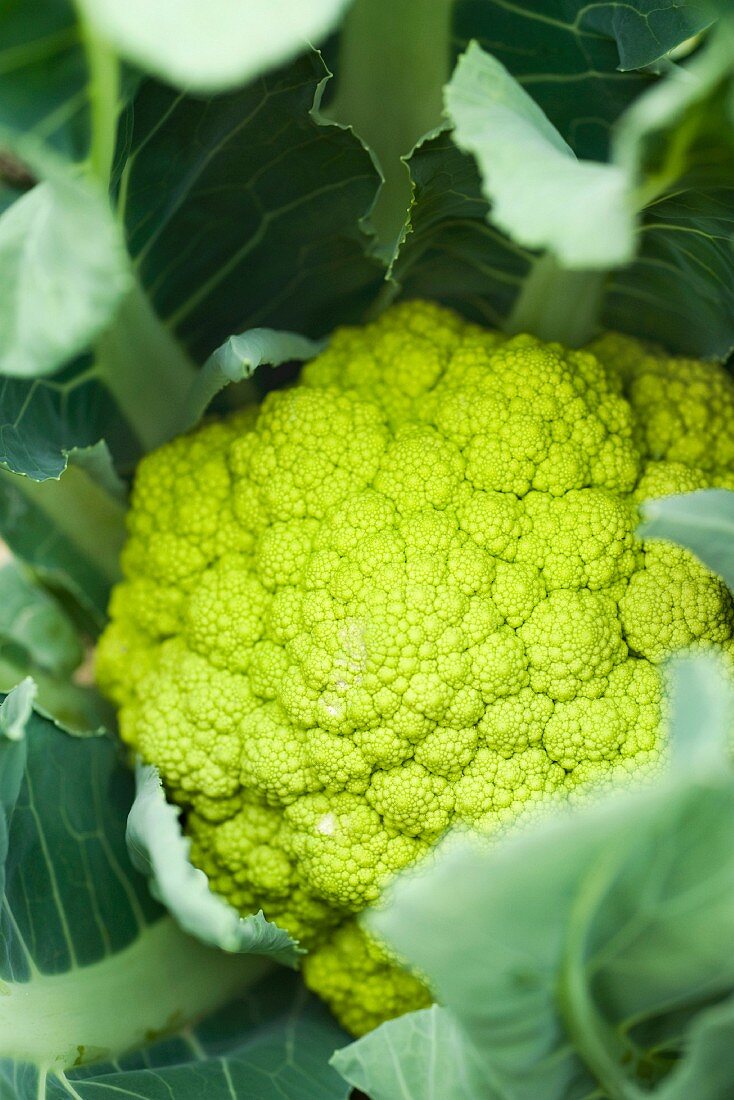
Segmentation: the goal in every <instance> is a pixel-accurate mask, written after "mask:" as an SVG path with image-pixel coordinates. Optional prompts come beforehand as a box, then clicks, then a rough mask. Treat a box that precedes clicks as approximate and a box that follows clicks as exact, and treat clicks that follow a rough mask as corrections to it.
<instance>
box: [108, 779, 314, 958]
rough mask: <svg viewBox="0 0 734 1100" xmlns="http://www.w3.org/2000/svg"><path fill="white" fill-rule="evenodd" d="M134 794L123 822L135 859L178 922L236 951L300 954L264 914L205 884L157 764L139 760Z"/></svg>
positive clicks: (216, 944) (204, 939)
mask: <svg viewBox="0 0 734 1100" xmlns="http://www.w3.org/2000/svg"><path fill="white" fill-rule="evenodd" d="M136 785H137V793H136V796H135V801H134V803H133V806H132V809H131V810H130V816H129V818H128V825H127V843H128V849H129V851H130V857H131V859H132V861H133V864H134V865H135V867H137V869H138V870H139V871H141V872H142V873H143V874H145V875H147V876H148V879H149V882H150V888H151V892H152V893H153V895H154V897H156V898H157V899H158V901H160V902H162V903H163V904H164V905H165V906H166V907H167V908H168V909H169V911H170V912H171V913H172V914H173V916H174V917H175V919H176V921H177V922H178V923H179V924H180V926H181V927H182V928H183V929H184V930H185V931H186V932H188V933H190V934H191V935H192V936H196V937H197V938H198V939H200V940H201V941H202V943H206V944H209V945H210V946H214V947H220V948H222V949H223V950H224V951H231V952H234V953H252V954H259V955H270V956H272V957H273V958H274V959H276V960H277V961H278V962H281V963H284V964H286V965H288V966H292V967H296V966H297V965H298V956H299V954H302V951H301V950H300V949H299V947H298V944H297V943H296V942H295V941H294V940H292V939H291V938H290V936H289V935H288V933H287V932H284V931H283V930H282V929H280V928H278V926H277V925H275V924H272V923H271V922H270V921H266V920H265V917H264V916H263V914H262V911H260V912H259V913H256V914H253V915H252V916H248V917H241V916H240V915H239V913H238V912H237V910H236V909H234V908H233V907H232V906H231V905H229V904H227V902H225V901H224V900H223V899H222V898H220V897H219V896H218V895H217V894H213V893H212V892H211V890H210V889H209V883H208V880H207V877H206V875H205V874H204V872H203V871H201V870H199V868H198V867H194V866H193V864H192V863H191V861H190V859H189V850H190V847H191V841H190V840H189V839H188V837H185V836H184V835H183V832H182V829H181V825H180V822H179V810H178V809H177V807H175V806H172V805H171V804H170V803H169V802H167V801H166V796H165V793H164V791H163V786H162V784H161V780H160V777H159V775H158V771H157V770H156V768H154V767H152V766H150V765H143V764H138V766H137V769H136Z"/></svg>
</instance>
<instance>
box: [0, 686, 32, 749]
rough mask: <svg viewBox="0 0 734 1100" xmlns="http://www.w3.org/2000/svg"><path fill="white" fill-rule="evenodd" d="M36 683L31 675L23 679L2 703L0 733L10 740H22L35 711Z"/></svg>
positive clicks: (0, 704) (0, 707)
mask: <svg viewBox="0 0 734 1100" xmlns="http://www.w3.org/2000/svg"><path fill="white" fill-rule="evenodd" d="M35 698H36V685H35V684H34V683H33V680H31V678H30V677H28V678H27V679H25V680H23V681H22V683H20V684H18V686H17V687H15V688H13V690H12V691H11V692H10V693H9V694H8V695H6V696H5V698H4V699H3V701H2V703H0V735H2V736H3V737H6V738H7V739H8V740H9V741H22V740H23V738H24V737H25V731H26V726H27V725H28V721H29V719H30V717H31V714H32V713H33V703H34V701H35Z"/></svg>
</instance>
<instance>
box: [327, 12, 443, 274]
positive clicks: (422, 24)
mask: <svg viewBox="0 0 734 1100" xmlns="http://www.w3.org/2000/svg"><path fill="white" fill-rule="evenodd" d="M452 6H453V0H356V3H354V4H353V5H352V7H351V8H350V9H349V12H348V14H347V17H346V20H345V22H344V25H343V28H342V33H341V41H340V47H339V63H338V65H337V72H336V94H335V97H334V100H333V103H332V104H331V106H330V107H329V108H327V110H326V114H327V117H329V118H332V119H333V120H334V121H335V122H338V123H339V124H340V125H344V126H352V127H353V128H354V130H355V131H356V133H357V134H358V135H359V137H360V138H362V140H363V141H364V142H365V143H366V144H367V145H368V146H369V148H370V149H371V150H372V151H373V153H374V154H375V156H376V158H377V160H378V162H379V166H380V168H381V170H382V174H383V178H384V183H383V186H382V188H381V191H380V194H379V196H378V199H377V202H376V204H375V208H374V210H373V212H372V218H371V222H372V228H373V229H374V231H375V233H376V237H377V251H378V252H379V253H380V254H386V255H389V254H390V253H391V251H392V248H393V246H394V244H395V242H396V240H397V238H398V237H399V235H400V233H401V231H402V229H403V226H404V223H405V219H406V216H407V213H408V208H409V206H410V178H409V175H408V170H407V168H406V166H405V164H404V163H403V162H402V161H401V157H404V156H407V155H408V154H409V153H410V151H411V149H412V148H413V146H414V145H415V144H416V142H417V141H418V140H419V138H421V137H422V136H423V134H425V133H426V132H427V131H429V130H431V129H433V127H434V126H436V125H437V124H438V123H439V122H440V119H441V114H442V110H443V102H442V92H443V86H444V84H445V83H446V81H447V80H448V77H449V72H450V65H451V10H452Z"/></svg>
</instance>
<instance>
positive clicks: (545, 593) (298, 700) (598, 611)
mask: <svg viewBox="0 0 734 1100" xmlns="http://www.w3.org/2000/svg"><path fill="white" fill-rule="evenodd" d="M733 421H734V386H732V384H731V382H730V381H729V379H728V377H727V376H726V375H725V373H724V372H723V371H722V370H721V369H719V368H717V367H714V366H711V365H707V364H703V363H698V362H692V361H688V360H683V359H669V358H666V357H664V356H663V355H662V354H661V353H659V352H656V351H655V350H654V349H653V350H650V349H647V348H646V347H644V346H643V345H641V344H640V343H638V342H636V341H632V340H628V339H625V338H622V337H617V336H614V335H609V336H606V337H604V338H602V339H600V340H599V341H598V342H597V343H596V344H595V345H594V346H593V347H591V348H590V349H588V350H585V351H571V350H567V349H564V348H563V347H561V346H559V345H557V344H543V343H542V342H540V341H538V340H536V339H534V338H532V337H529V336H516V337H513V338H511V339H505V338H503V337H501V336H499V335H497V334H496V333H492V332H487V331H484V330H482V329H480V328H478V327H476V326H475V325H471V324H468V323H466V322H465V321H463V320H461V319H460V318H459V317H458V316H456V315H454V314H453V313H451V312H449V311H447V310H444V309H442V308H440V307H438V306H436V305H432V304H428V303H423V302H409V303H407V304H402V305H399V306H396V307H394V308H392V309H390V310H388V311H387V312H386V313H385V314H384V315H383V316H382V317H381V318H380V319H379V320H378V321H377V322H375V323H374V324H370V325H367V326H365V327H362V328H347V329H342V330H340V331H338V332H336V333H335V334H334V336H333V339H332V340H331V343H330V346H329V348H328V350H326V351H325V352H324V353H323V354H322V355H320V356H319V357H318V358H317V359H316V360H314V361H313V362H312V363H310V364H309V365H308V366H307V367H306V368H305V370H304V371H303V375H302V378H301V380H300V382H299V383H298V384H297V385H295V386H294V387H292V388H291V389H287V390H283V391H280V392H276V393H273V394H270V395H269V396H268V397H267V398H266V399H265V401H264V402H263V404H262V407H261V408H260V409H259V410H247V411H245V412H240V413H237V414H235V415H233V416H231V417H230V418H228V419H225V420H223V421H221V422H217V423H209V424H206V425H205V426H203V427H201V428H199V429H197V430H196V431H194V432H192V433H191V434H189V435H187V436H184V437H182V438H179V439H176V440H174V441H173V442H172V443H169V444H167V445H166V446H164V447H162V448H161V449H160V450H159V451H157V452H155V453H154V454H152V455H149V456H148V457H147V458H145V459H144V460H143V462H142V463H141V465H140V468H139V471H138V474H137V479H136V482H135V488H134V494H133V501H132V507H131V510H130V513H129V521H128V526H129V539H128V542H127V545H126V547H125V550H124V556H123V568H124V574H125V580H124V581H123V582H122V583H121V584H120V585H118V587H117V588H116V590H115V592H114V594H113V597H112V602H111V608H110V615H111V623H110V625H109V627H108V628H107V631H106V632H105V634H104V636H103V638H102V641H101V643H100V646H99V651H98V655H97V674H98V678H99V682H100V684H101V685H102V687H103V689H104V690H105V691H106V692H107V694H108V695H109V696H110V697H111V698H112V699H113V700H114V701H115V702H116V703H117V705H118V707H119V717H120V729H121V734H122V737H123V739H124V740H125V741H126V742H127V743H128V744H129V745H130V746H132V747H133V748H134V749H135V750H136V751H137V752H139V753H140V754H141V756H142V757H143V759H144V760H146V761H148V762H151V763H154V764H156V765H157V766H158V768H159V769H160V772H161V775H162V777H163V779H164V781H165V785H166V788H167V791H168V794H169V797H170V798H171V799H172V800H174V801H175V802H177V803H178V804H179V805H180V806H181V807H183V808H184V809H185V811H186V814H185V823H186V830H187V832H188V833H189V835H190V836H191V839H192V858H193V859H194V861H195V863H196V864H197V865H198V866H200V867H201V868H203V869H204V870H205V871H206V873H207V875H208V876H209V881H210V883H211V886H212V888H213V889H214V890H215V891H217V892H218V893H220V894H221V895H223V896H224V897H225V898H227V899H228V900H229V901H230V902H231V903H232V904H233V905H235V906H236V907H237V908H238V909H239V910H240V911H241V912H242V913H251V912H253V911H255V910H257V909H259V908H262V909H263V910H264V912H265V915H266V917H268V918H269V919H271V920H273V921H276V922H277V923H278V924H279V925H280V926H282V927H283V928H285V929H287V930H288V931H289V932H290V933H291V934H292V935H293V936H294V937H296V938H298V939H299V940H300V941H301V943H302V944H303V945H304V946H305V947H306V948H308V950H309V954H308V955H307V956H306V959H305V963H304V973H305V978H306V981H307V983H308V984H309V985H310V986H311V987H312V988H314V989H315V990H316V991H317V992H319V993H320V994H321V995H322V996H323V997H325V999H326V1000H327V1001H328V1002H329V1003H330V1005H331V1006H332V1008H333V1010H334V1012H335V1013H336V1015H337V1017H338V1018H339V1019H340V1020H341V1021H342V1022H343V1023H344V1024H345V1026H346V1027H348V1028H349V1029H350V1030H351V1031H352V1032H354V1033H356V1034H359V1033H362V1032H364V1031H366V1030H368V1029H370V1028H372V1027H374V1026H375V1025H376V1024H378V1023H379V1022H381V1021H382V1020H384V1019H386V1018H388V1017H390V1016H392V1015H395V1014H397V1013H400V1012H404V1011H406V1010H409V1009H413V1008H417V1007H420V1006H422V1005H424V1004H427V1003H429V1001H430V994H429V992H428V991H427V989H426V988H425V986H424V985H423V984H422V983H421V981H420V979H419V977H418V976H416V975H412V974H409V973H407V972H406V971H405V970H402V969H400V968H399V967H398V966H396V965H395V964H394V961H393V960H391V959H390V958H388V957H387V956H386V954H385V953H384V951H383V950H382V949H381V948H380V947H379V945H377V944H375V943H373V942H371V941H369V940H368V939H366V938H365V936H364V935H363V933H362V932H361V931H360V930H359V928H358V926H357V924H356V923H355V919H354V918H355V914H357V913H359V912H360V910H362V909H364V908H365V906H368V905H371V904H372V903H374V902H375V901H377V899H378V898H379V897H380V893H381V891H382V890H383V888H384V885H385V883H386V882H387V881H388V880H389V879H390V878H391V876H393V875H394V874H395V873H396V872H397V871H399V870H400V869H401V868H403V867H405V866H406V865H408V864H412V863H414V862H415V861H416V860H418V859H420V858H421V857H422V856H423V855H424V854H425V853H427V852H429V851H430V849H431V848H432V846H433V845H434V844H435V843H436V841H437V839H438V838H439V837H440V836H441V835H442V834H443V833H444V832H445V830H446V829H448V828H449V827H451V826H459V827H468V828H471V829H477V830H482V831H483V832H488V833H490V834H491V833H494V832H496V831H497V830H501V829H503V828H505V827H506V826H507V825H508V824H509V823H511V822H513V821H515V820H516V819H517V818H518V816H519V815H521V814H524V813H527V812H539V811H540V809H541V808H542V807H543V805H544V804H545V803H547V802H548V801H549V800H553V799H556V798H560V797H569V796H571V795H573V796H575V797H576V796H578V792H579V791H581V792H583V791H584V790H586V789H590V788H591V787H592V786H593V785H594V784H596V783H598V782H599V781H601V780H605V779H608V778H611V777H615V776H617V775H620V774H622V775H625V774H634V775H644V774H645V773H646V772H648V771H650V770H651V769H654V768H655V767H656V766H657V764H658V761H659V759H660V756H661V752H662V751H663V741H664V733H663V730H664V721H663V717H664V702H665V701H664V699H663V695H662V688H661V674H660V669H659V666H660V662H661V661H662V660H663V659H664V658H665V657H666V656H667V655H669V654H670V653H671V652H672V651H673V650H676V649H678V648H680V647H683V646H691V645H715V646H717V647H719V648H720V649H721V650H723V651H728V650H729V649H731V645H732V642H731V639H732V633H733V631H734V614H733V609H732V602H731V599H730V596H729V593H728V591H727V590H726V588H725V587H724V585H723V584H722V583H721V582H720V581H719V580H718V579H717V578H716V577H714V576H713V575H711V574H710V573H709V572H707V570H706V569H705V568H704V567H703V566H702V565H701V564H699V563H698V562H697V561H696V560H695V559H694V558H693V557H692V556H691V555H690V554H689V553H687V552H686V551H684V550H681V549H677V548H674V547H673V546H670V545H668V544H665V543H660V542H657V543H655V542H650V543H648V544H643V543H641V542H640V541H639V539H637V538H636V536H635V528H636V526H637V523H638V515H637V505H638V503H639V502H640V501H641V500H643V499H645V498H647V497H651V496H660V495H664V494H666V493H677V492H681V491H687V490H692V489H698V488H702V487H706V486H721V485H724V486H731V485H732V484H734V478H733V477H732V471H733V470H734V437H733V436H732V434H731V431H730V425H731V423H732V422H733Z"/></svg>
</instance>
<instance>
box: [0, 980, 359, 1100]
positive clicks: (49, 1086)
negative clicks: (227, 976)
mask: <svg viewBox="0 0 734 1100" xmlns="http://www.w3.org/2000/svg"><path fill="white" fill-rule="evenodd" d="M344 1039H345V1035H344V1032H343V1031H342V1030H341V1029H340V1028H339V1027H337V1025H336V1024H335V1023H334V1021H333V1020H332V1019H331V1018H330V1017H329V1016H328V1014H327V1012H326V1011H325V1010H324V1008H323V1006H321V1005H319V1003H318V1002H317V1001H316V999H315V998H314V997H310V996H308V995H307V994H306V992H305V990H304V989H303V986H302V985H301V984H300V983H299V982H298V980H297V979H296V977H295V975H293V974H291V973H290V972H289V971H287V970H278V971H276V972H274V973H272V974H269V975H268V976H267V977H265V978H263V979H261V980H260V982H258V983H257V984H256V985H254V986H253V988H252V989H251V990H250V991H249V992H248V993H247V994H246V995H245V996H243V997H241V998H239V999H238V1000H236V1001H234V1002H232V1003H231V1004H228V1005H227V1006H226V1007H225V1008H223V1009H221V1010H220V1011H219V1012H217V1013H216V1014H215V1015H213V1016H211V1017H209V1018H208V1019H207V1020H206V1021H205V1022H204V1023H202V1024H199V1025H198V1026H195V1027H192V1028H190V1029H186V1030H185V1031H183V1032H182V1033H180V1034H179V1035H176V1036H174V1037H172V1038H169V1039H164V1040H163V1041H161V1042H158V1043H155V1044H154V1045H153V1046H150V1047H147V1048H146V1049H145V1050H144V1051H139V1052H135V1053H132V1054H126V1055H123V1056H122V1057H121V1058H118V1059H116V1060H115V1061H114V1062H106V1063H101V1064H99V1065H93V1066H88V1067H83V1068H81V1069H72V1070H70V1071H68V1072H67V1073H65V1074H64V1076H63V1078H61V1079H59V1078H56V1077H53V1076H49V1077H47V1078H46V1081H45V1093H44V1092H43V1091H41V1092H40V1093H39V1091H38V1088H39V1075H38V1073H37V1072H36V1071H35V1070H33V1069H29V1068H28V1067H27V1066H23V1065H20V1064H18V1063H15V1064H9V1063H6V1064H5V1065H3V1064H2V1063H0V1100H38V1097H39V1096H41V1097H45V1100H70V1098H74V1097H80V1098H81V1100H120V1097H121V1095H122V1096H125V1097H131V1098H135V1100H199V1098H200V1097H201V1096H202V1095H203V1096H206V1100H233V1097H242V1098H243V1100H244V1098H245V1097H246V1098H247V1100H346V1097H347V1095H348V1094H349V1091H350V1090H349V1087H348V1086H347V1085H345V1083H344V1081H343V1079H340V1077H339V1075H338V1074H337V1073H336V1071H335V1070H333V1069H331V1068H330V1066H329V1064H328V1063H329V1058H330V1055H331V1053H332V1051H333V1050H334V1047H335V1046H336V1045H337V1044H338V1043H341V1042H343V1041H344ZM41 1089H43V1084H42V1085H41Z"/></svg>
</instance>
